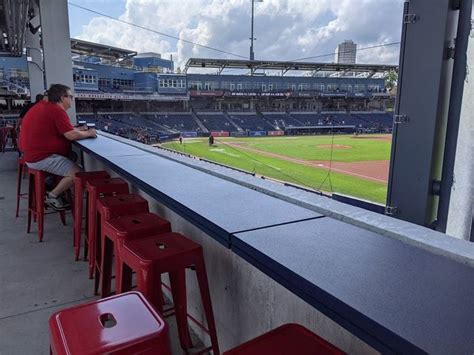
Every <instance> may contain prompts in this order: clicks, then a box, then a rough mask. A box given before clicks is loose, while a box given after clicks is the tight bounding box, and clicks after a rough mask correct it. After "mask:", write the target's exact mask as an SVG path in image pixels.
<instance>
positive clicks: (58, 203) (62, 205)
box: [44, 194, 71, 211]
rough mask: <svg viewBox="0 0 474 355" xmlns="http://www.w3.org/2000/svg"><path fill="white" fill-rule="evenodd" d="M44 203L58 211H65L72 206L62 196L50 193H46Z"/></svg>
mask: <svg viewBox="0 0 474 355" xmlns="http://www.w3.org/2000/svg"><path fill="white" fill-rule="evenodd" d="M44 203H45V204H46V206H49V207H51V208H52V209H54V210H56V211H64V210H67V209H69V208H70V207H71V206H70V205H69V203H68V202H66V201H64V200H63V199H62V198H61V196H58V197H53V196H51V195H50V194H48V195H46V198H45V200H44Z"/></svg>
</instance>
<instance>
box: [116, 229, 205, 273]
mask: <svg viewBox="0 0 474 355" xmlns="http://www.w3.org/2000/svg"><path fill="white" fill-rule="evenodd" d="M124 248H125V249H126V251H127V252H129V253H132V254H133V258H136V260H138V261H139V262H140V263H142V264H154V265H155V266H156V267H158V268H161V267H166V269H167V270H168V272H169V271H173V270H177V269H181V268H185V267H187V266H189V265H192V264H193V263H194V258H195V253H196V252H199V251H200V250H201V248H202V247H201V246H200V245H199V244H197V243H195V242H193V241H192V240H191V239H188V238H185V237H183V236H182V235H181V234H179V233H173V232H171V233H164V234H161V235H156V236H152V237H149V238H141V239H134V240H127V241H125V242H124Z"/></svg>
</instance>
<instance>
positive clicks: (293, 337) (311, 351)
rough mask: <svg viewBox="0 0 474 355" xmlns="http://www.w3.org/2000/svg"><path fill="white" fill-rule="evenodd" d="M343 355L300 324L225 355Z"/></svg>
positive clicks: (248, 343) (272, 332) (268, 334)
mask: <svg viewBox="0 0 474 355" xmlns="http://www.w3.org/2000/svg"><path fill="white" fill-rule="evenodd" d="M262 354H274V355H293V354H298V355H343V354H345V352H343V351H341V350H339V349H338V348H336V347H335V346H334V345H332V344H330V343H328V342H327V341H326V340H324V339H323V338H321V337H319V336H317V335H316V334H314V333H313V332H311V331H310V330H308V329H306V328H305V327H303V326H301V325H299V324H293V323H290V324H284V325H282V326H281V327H278V328H276V329H273V330H271V331H269V332H268V333H265V334H263V335H261V336H259V337H257V338H255V339H252V340H249V341H248V342H246V343H243V344H241V345H239V346H237V347H236V348H234V349H231V350H229V351H226V352H224V355H262Z"/></svg>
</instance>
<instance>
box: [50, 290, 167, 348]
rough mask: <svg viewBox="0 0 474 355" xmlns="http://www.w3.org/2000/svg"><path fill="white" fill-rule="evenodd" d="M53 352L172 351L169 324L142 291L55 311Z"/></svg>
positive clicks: (52, 327) (51, 344)
mask: <svg viewBox="0 0 474 355" xmlns="http://www.w3.org/2000/svg"><path fill="white" fill-rule="evenodd" d="M49 334H50V336H49V338H50V353H51V354H54V355H69V354H84V355H85V354H141V355H171V350H170V343H169V338H168V326H167V324H166V323H165V322H164V321H163V319H162V318H161V317H160V316H159V315H158V313H157V312H156V311H155V310H154V309H153V307H152V306H151V305H150V304H149V303H148V301H147V300H146V299H145V297H143V295H141V294H140V293H139V292H128V293H125V294H121V295H117V296H113V297H110V298H105V299H102V300H98V301H94V302H91V303H87V304H81V305H78V306H74V307H71V308H67V309H64V310H62V311H59V312H57V313H54V314H53V315H52V316H51V317H50V319H49Z"/></svg>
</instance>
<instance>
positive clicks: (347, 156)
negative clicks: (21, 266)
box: [163, 136, 390, 203]
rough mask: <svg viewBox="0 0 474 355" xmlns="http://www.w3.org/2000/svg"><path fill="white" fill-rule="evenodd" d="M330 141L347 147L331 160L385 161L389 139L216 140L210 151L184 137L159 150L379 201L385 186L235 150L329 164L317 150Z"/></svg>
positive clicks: (204, 143) (200, 142)
mask: <svg viewBox="0 0 474 355" xmlns="http://www.w3.org/2000/svg"><path fill="white" fill-rule="evenodd" d="M332 143H334V144H337V145H340V146H350V147H351V148H349V149H334V150H333V160H334V161H342V162H355V161H368V160H388V159H389V157H390V141H387V140H376V139H368V138H352V136H337V137H334V141H333V138H332V137H331V136H305V137H266V138H216V140H215V144H214V146H212V147H209V145H208V141H207V139H206V138H203V139H186V140H184V143H183V144H179V142H170V143H165V144H163V146H164V147H166V148H170V149H173V150H176V151H180V152H183V153H187V154H191V155H193V156H197V157H202V158H205V159H208V160H212V161H215V162H219V163H222V164H225V165H229V166H233V167H236V168H239V169H243V170H246V171H250V172H254V173H257V174H260V175H264V176H268V177H271V178H274V179H278V180H283V181H288V182H290V183H294V184H298V185H302V186H306V187H310V188H313V189H317V190H323V191H327V192H338V193H342V194H346V195H350V196H354V197H358V198H363V199H367V200H370V201H374V202H379V203H384V202H385V198H386V193H387V186H386V184H384V183H378V182H374V181H369V180H365V179H362V178H357V177H354V176H351V175H346V174H341V173H335V172H331V174H330V176H328V171H327V170H326V169H321V168H314V167H308V166H305V165H302V164H298V163H295V162H290V161H286V160H282V159H280V158H277V157H269V156H265V155H261V154H259V153H258V152H253V151H248V150H244V149H241V148H240V147H239V146H238V145H240V146H245V147H249V148H252V149H258V150H261V151H266V152H270V153H275V154H281V155H285V156H288V157H292V158H297V159H301V160H308V161H309V160H329V158H330V153H331V149H330V147H327V148H326V147H318V145H331V144H332ZM231 144H232V145H231ZM236 144H237V146H236Z"/></svg>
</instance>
